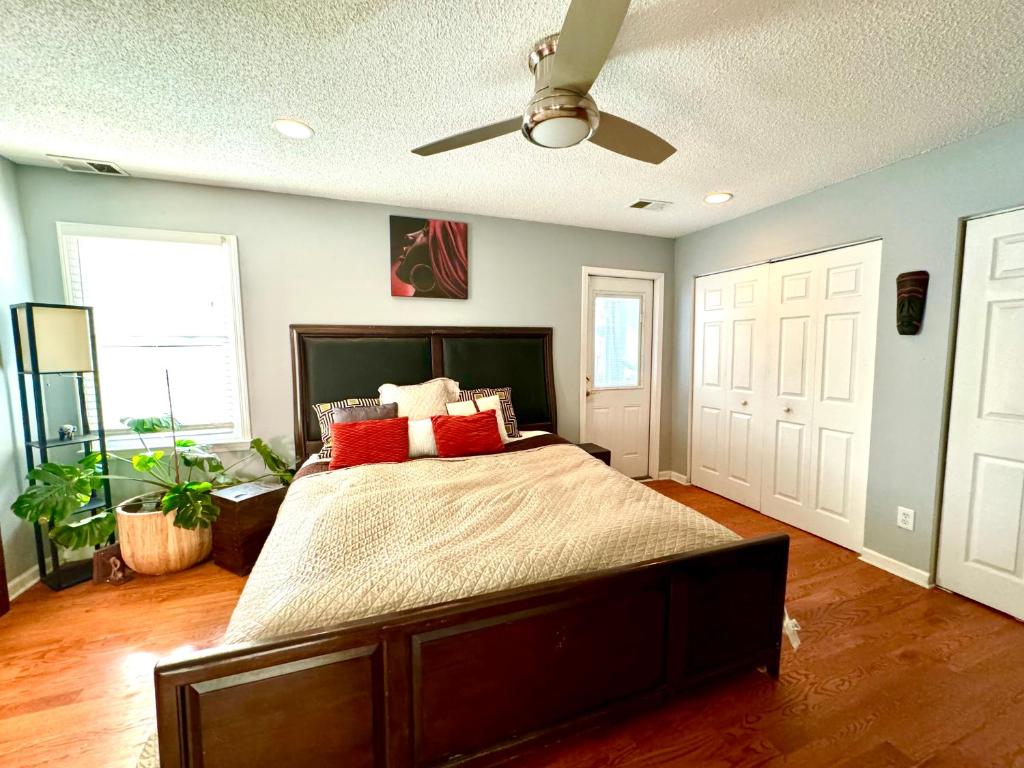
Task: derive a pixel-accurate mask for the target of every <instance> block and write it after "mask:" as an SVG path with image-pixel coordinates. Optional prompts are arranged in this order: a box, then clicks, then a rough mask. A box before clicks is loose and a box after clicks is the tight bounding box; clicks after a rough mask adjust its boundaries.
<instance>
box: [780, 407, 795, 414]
mask: <svg viewBox="0 0 1024 768" xmlns="http://www.w3.org/2000/svg"><path fill="white" fill-rule="evenodd" d="M792 410H793V409H792V408H790V407H789V406H788V405H784V406H783V407H782V412H783V413H789V412H790V411H792Z"/></svg>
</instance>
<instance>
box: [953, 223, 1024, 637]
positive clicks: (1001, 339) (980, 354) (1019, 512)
mask: <svg viewBox="0 0 1024 768" xmlns="http://www.w3.org/2000/svg"><path fill="white" fill-rule="evenodd" d="M938 583H939V586H941V587H945V588H946V589H950V590H952V591H954V592H959V593H960V594H962V595H966V596H967V597H970V598H973V599H975V600H978V601H980V602H982V603H985V604H987V605H991V606H992V607H993V608H997V609H999V610H1001V611H1006V612H1007V613H1009V614H1011V615H1013V616H1016V617H1017V618H1018V619H1022V620H1024V211H1010V212H1009V213H1002V214H998V215H995V216H988V217H985V218H982V219H975V220H972V221H969V222H968V223H967V235H966V239H965V242H964V266H963V278H962V282H961V291H960V320H959V325H958V329H957V338H956V362H955V365H954V371H953V400H952V404H951V406H950V413H949V437H948V448H947V451H946V482H945V493H944V494H943V502H942V525H941V529H940V535H939V569H938Z"/></svg>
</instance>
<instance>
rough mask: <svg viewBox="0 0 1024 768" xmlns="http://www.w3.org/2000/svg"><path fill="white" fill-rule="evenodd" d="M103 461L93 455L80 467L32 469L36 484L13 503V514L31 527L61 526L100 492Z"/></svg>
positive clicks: (66, 466) (43, 466)
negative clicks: (101, 464) (44, 523)
mask: <svg viewBox="0 0 1024 768" xmlns="http://www.w3.org/2000/svg"><path fill="white" fill-rule="evenodd" d="M101 460H102V456H100V454H98V453H93V454H89V455H88V456H85V457H84V458H83V459H82V460H81V461H79V462H78V463H77V464H53V463H50V462H47V463H46V464H41V465H39V466H38V467H35V468H33V469H32V470H30V471H29V473H28V479H29V480H31V481H32V482H33V483H35V484H34V485H30V486H29V487H28V488H26V489H25V492H24V493H22V494H21V495H20V496H19V497H18V498H17V499H15V500H14V503H13V504H12V505H11V511H12V512H14V514H16V515H17V516H18V517H20V518H22V519H23V520H28V521H29V522H30V523H37V522H46V523H49V524H51V525H53V526H57V525H59V524H60V523H61V522H62V521H63V520H64V519H65V518H66V517H67V516H68V515H70V514H72V513H73V512H75V511H76V510H78V508H79V507H81V506H82V505H83V504H87V503H88V502H89V499H90V498H92V492H93V491H94V490H96V489H97V488H99V486H100V482H101V479H102V478H101V477H100V475H99V473H98V472H97V470H98V468H99V465H100V462H101Z"/></svg>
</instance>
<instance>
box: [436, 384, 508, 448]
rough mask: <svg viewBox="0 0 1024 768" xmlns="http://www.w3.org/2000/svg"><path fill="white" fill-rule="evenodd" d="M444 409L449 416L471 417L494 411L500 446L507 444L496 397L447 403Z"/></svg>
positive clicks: (506, 435)
mask: <svg viewBox="0 0 1024 768" xmlns="http://www.w3.org/2000/svg"><path fill="white" fill-rule="evenodd" d="M445 408H446V409H447V410H448V415H449V416H472V415H473V414H474V413H483V412H484V411H494V417H495V419H497V421H498V434H499V435H500V436H501V442H502V444H505V443H507V442H508V430H506V429H505V419H504V418H503V417H502V413H501V398H500V397H498V396H497V395H490V396H489V397H478V398H477V399H476V400H460V401H459V402H457V403H448V404H447V405H446V406H445Z"/></svg>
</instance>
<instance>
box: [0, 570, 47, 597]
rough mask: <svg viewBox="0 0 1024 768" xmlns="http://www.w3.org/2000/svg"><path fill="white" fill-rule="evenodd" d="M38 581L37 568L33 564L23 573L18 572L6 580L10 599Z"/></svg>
mask: <svg viewBox="0 0 1024 768" xmlns="http://www.w3.org/2000/svg"><path fill="white" fill-rule="evenodd" d="M38 581H39V568H38V567H37V566H35V565H33V566H32V567H31V568H29V569H28V570H27V571H25V572H24V573H20V574H18V575H17V576H15V577H14V578H13V579H11V580H10V581H8V582H7V592H8V594H10V596H11V600H13V599H14V598H16V597H18V596H20V595H21V594H22V593H23V592H25V591H26V590H27V589H28V588H29V587H34V586H35V585H36V583H37V582H38Z"/></svg>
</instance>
